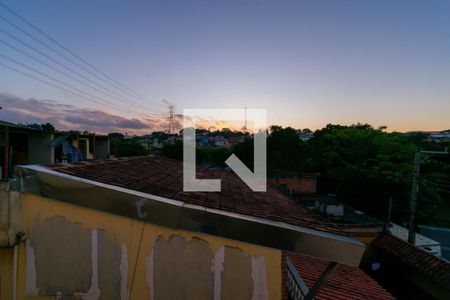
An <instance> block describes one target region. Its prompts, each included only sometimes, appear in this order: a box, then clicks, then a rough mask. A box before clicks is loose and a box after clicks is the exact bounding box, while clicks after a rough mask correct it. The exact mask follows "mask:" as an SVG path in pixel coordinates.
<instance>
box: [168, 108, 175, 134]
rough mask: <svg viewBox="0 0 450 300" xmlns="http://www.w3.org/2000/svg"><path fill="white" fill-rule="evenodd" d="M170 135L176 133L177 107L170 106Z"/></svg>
mask: <svg viewBox="0 0 450 300" xmlns="http://www.w3.org/2000/svg"><path fill="white" fill-rule="evenodd" d="M169 133H175V105H169Z"/></svg>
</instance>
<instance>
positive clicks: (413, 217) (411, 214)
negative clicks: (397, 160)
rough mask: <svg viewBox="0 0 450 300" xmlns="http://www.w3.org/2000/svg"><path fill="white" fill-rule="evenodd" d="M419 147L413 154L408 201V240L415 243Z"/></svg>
mask: <svg viewBox="0 0 450 300" xmlns="http://www.w3.org/2000/svg"><path fill="white" fill-rule="evenodd" d="M420 154H421V152H420V148H419V147H417V148H416V154H415V155H414V173H413V180H412V187H411V201H410V203H409V231H408V242H410V243H411V244H413V245H415V243H416V234H415V232H414V224H415V222H416V209H417V194H418V193H419V176H420Z"/></svg>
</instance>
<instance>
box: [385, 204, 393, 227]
mask: <svg viewBox="0 0 450 300" xmlns="http://www.w3.org/2000/svg"><path fill="white" fill-rule="evenodd" d="M391 216H392V196H391V197H389V207H388V217H387V226H386V232H390V230H391Z"/></svg>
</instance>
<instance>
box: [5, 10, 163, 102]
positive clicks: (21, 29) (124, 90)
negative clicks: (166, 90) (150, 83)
mask: <svg viewBox="0 0 450 300" xmlns="http://www.w3.org/2000/svg"><path fill="white" fill-rule="evenodd" d="M0 6H1V7H3V8H4V9H5V10H7V11H9V12H10V13H11V14H13V15H14V16H16V17H17V18H19V19H20V20H21V21H22V22H24V23H25V24H27V25H28V26H30V27H32V28H33V29H34V30H36V31H38V32H39V33H40V34H42V35H43V36H45V37H46V38H47V39H48V40H50V41H51V42H53V43H54V44H56V45H57V46H58V47H60V48H61V49H63V50H64V51H66V52H67V53H69V54H70V55H72V56H73V57H75V58H76V59H78V60H79V61H81V62H82V63H83V64H85V65H87V66H89V67H90V68H91V69H93V70H94V71H96V72H98V73H100V74H102V75H103V77H105V78H107V79H109V80H110V81H113V82H114V83H115V85H113V84H111V82H108V81H106V80H104V79H103V78H101V77H100V76H98V75H97V74H95V73H94V72H92V71H90V70H89V69H87V68H86V67H83V66H81V65H80V64H78V63H76V62H75V61H73V60H72V59H70V58H69V57H67V56H66V55H64V54H62V53H61V52H60V51H57V50H55V49H54V48H53V47H50V46H49V45H47V44H46V43H45V42H43V41H41V40H40V39H38V38H36V37H34V36H33V35H32V34H30V33H29V32H27V31H26V30H24V29H23V28H21V27H20V26H18V25H16V24H15V23H14V22H12V21H10V20H9V19H7V18H5V17H3V16H0V19H2V20H3V21H5V22H6V23H8V24H9V25H10V26H12V27H14V28H15V29H17V30H19V31H20V32H22V33H23V34H25V35H26V36H28V37H30V38H31V39H33V40H34V41H36V42H37V43H39V44H41V45H42V46H44V47H45V48H47V49H49V50H50V51H52V52H54V53H55V54H57V55H59V56H61V57H62V58H64V59H65V60H67V61H69V62H70V63H72V64H74V65H76V66H77V67H79V68H81V69H83V70H84V71H85V72H88V73H89V74H91V75H92V76H94V77H96V78H97V79H99V80H101V81H103V82H105V83H107V84H109V85H111V86H113V87H115V88H116V89H118V90H121V91H122V93H126V91H128V93H127V94H129V95H130V92H131V93H132V94H131V95H130V96H134V97H136V98H141V100H144V101H145V102H147V101H148V100H147V99H145V98H144V97H142V96H140V95H139V94H138V93H136V92H134V91H132V90H131V89H129V88H127V87H126V86H124V85H122V84H121V83H120V82H118V81H117V80H115V79H113V78H112V77H111V76H109V75H108V74H106V73H104V72H102V71H100V70H99V69H98V68H97V67H95V66H93V65H92V64H90V63H88V62H87V61H86V60H84V59H82V58H81V57H80V56H79V55H77V54H75V53H74V52H73V51H71V50H69V49H68V48H67V47H65V46H64V45H62V44H61V43H59V42H58V41H57V40H55V39H54V38H52V37H51V36H50V35H48V34H47V33H45V32H44V31H43V30H41V29H40V28H38V27H37V26H36V25H34V24H32V23H31V22H30V21H28V20H27V19H25V18H24V17H22V16H21V15H19V14H18V13H17V12H15V11H14V10H12V9H11V8H9V7H8V6H6V5H5V4H3V3H0ZM118 86H120V88H119V87H118ZM146 104H147V103H146ZM135 105H136V103H135ZM155 105H159V106H162V107H164V106H163V105H162V104H159V103H155Z"/></svg>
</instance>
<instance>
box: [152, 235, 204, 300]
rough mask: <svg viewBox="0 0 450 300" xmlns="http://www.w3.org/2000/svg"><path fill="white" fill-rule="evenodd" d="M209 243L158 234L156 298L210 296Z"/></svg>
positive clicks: (154, 282)
mask: <svg viewBox="0 0 450 300" xmlns="http://www.w3.org/2000/svg"><path fill="white" fill-rule="evenodd" d="M211 259H212V251H211V248H210V247H209V244H208V243H207V242H206V241H204V240H202V239H200V238H196V237H194V238H192V239H190V240H188V241H187V240H186V239H185V238H184V237H181V236H178V235H172V236H171V237H169V239H168V240H166V239H165V238H164V237H163V236H159V237H158V238H157V239H156V241H155V244H154V248H153V274H154V276H153V286H154V288H153V290H154V298H155V299H158V300H160V299H199V300H201V299H211V297H212V291H211V284H210V283H211V282H212V276H213V274H212V272H211Z"/></svg>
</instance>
